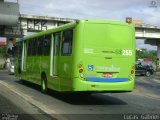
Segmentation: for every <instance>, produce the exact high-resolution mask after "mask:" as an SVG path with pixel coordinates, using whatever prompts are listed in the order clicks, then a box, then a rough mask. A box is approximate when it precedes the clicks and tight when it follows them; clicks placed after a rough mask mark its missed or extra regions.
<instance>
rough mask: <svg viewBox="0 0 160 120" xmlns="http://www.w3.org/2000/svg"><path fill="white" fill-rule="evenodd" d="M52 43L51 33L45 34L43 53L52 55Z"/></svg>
mask: <svg viewBox="0 0 160 120" xmlns="http://www.w3.org/2000/svg"><path fill="white" fill-rule="evenodd" d="M50 44H51V35H46V36H44V40H43V55H44V56H48V55H50Z"/></svg>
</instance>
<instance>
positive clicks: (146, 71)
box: [136, 64, 154, 76]
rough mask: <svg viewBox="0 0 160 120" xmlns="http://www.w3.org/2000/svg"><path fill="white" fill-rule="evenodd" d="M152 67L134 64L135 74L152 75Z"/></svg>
mask: <svg viewBox="0 0 160 120" xmlns="http://www.w3.org/2000/svg"><path fill="white" fill-rule="evenodd" d="M153 73H154V69H153V67H152V66H150V65H144V66H143V65H141V64H136V75H145V76H150V75H153Z"/></svg>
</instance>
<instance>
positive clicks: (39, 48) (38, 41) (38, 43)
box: [36, 37, 44, 56]
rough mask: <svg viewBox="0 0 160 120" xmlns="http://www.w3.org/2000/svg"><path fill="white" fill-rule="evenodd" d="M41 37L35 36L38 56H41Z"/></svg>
mask: <svg viewBox="0 0 160 120" xmlns="http://www.w3.org/2000/svg"><path fill="white" fill-rule="evenodd" d="M43 39H44V38H43V37H39V38H37V42H36V44H37V55H38V56H42V53H43Z"/></svg>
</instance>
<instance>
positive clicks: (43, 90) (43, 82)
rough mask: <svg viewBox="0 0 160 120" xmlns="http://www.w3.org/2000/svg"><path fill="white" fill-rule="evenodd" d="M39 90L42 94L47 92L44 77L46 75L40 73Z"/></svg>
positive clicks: (45, 78)
mask: <svg viewBox="0 0 160 120" xmlns="http://www.w3.org/2000/svg"><path fill="white" fill-rule="evenodd" d="M41 91H42V93H44V94H46V93H47V77H46V75H42V78H41Z"/></svg>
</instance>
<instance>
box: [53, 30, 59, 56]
mask: <svg viewBox="0 0 160 120" xmlns="http://www.w3.org/2000/svg"><path fill="white" fill-rule="evenodd" d="M60 39H61V32H58V33H55V35H54V40H55V41H54V44H55V46H54V56H59V50H60Z"/></svg>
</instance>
